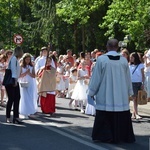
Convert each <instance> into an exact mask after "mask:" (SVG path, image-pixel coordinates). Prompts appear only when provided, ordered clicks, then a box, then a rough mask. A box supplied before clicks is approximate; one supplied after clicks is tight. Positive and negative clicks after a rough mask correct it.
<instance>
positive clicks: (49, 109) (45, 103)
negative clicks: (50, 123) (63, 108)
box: [40, 94, 55, 114]
mask: <svg viewBox="0 0 150 150" xmlns="http://www.w3.org/2000/svg"><path fill="white" fill-rule="evenodd" d="M40 103H41V110H42V112H43V113H45V114H49V113H54V112H55V95H53V94H47V95H46V97H43V96H41V98H40Z"/></svg>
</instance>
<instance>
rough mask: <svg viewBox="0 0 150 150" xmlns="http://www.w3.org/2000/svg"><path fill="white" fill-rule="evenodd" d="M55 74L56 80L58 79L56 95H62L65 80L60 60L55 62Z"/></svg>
mask: <svg viewBox="0 0 150 150" xmlns="http://www.w3.org/2000/svg"><path fill="white" fill-rule="evenodd" d="M56 74H57V77H56V80H57V79H59V81H58V82H57V84H56V90H57V97H64V91H65V81H64V78H63V75H64V67H63V65H62V63H61V62H60V61H58V63H57V71H56Z"/></svg>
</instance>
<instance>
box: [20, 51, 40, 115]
mask: <svg viewBox="0 0 150 150" xmlns="http://www.w3.org/2000/svg"><path fill="white" fill-rule="evenodd" d="M21 82H28V86H27V87H22V86H21ZM19 83H20V95H21V99H20V106H19V112H20V114H21V115H24V116H25V118H26V117H28V116H29V115H32V114H34V113H36V111H37V99H38V94H37V85H36V80H35V72H34V67H33V65H32V62H31V55H30V54H29V53H25V54H24V55H23V57H22V62H21V75H20V78H19Z"/></svg>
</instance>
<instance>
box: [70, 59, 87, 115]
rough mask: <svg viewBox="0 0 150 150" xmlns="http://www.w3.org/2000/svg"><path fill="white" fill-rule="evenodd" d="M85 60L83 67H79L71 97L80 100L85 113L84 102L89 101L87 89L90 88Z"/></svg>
mask: <svg viewBox="0 0 150 150" xmlns="http://www.w3.org/2000/svg"><path fill="white" fill-rule="evenodd" d="M85 65H86V63H85V61H84V60H83V61H81V69H78V72H77V77H78V81H77V84H76V85H75V88H74V90H73V93H72V96H71V99H74V100H76V101H78V103H79V105H80V110H81V113H84V109H83V104H86V103H87V93H86V92H87V89H88V80H89V75H88V71H87V70H86V69H85Z"/></svg>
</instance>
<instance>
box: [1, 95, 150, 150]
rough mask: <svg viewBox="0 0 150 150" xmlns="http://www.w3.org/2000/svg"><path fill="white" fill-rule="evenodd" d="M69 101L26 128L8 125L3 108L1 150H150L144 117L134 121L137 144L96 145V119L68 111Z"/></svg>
mask: <svg viewBox="0 0 150 150" xmlns="http://www.w3.org/2000/svg"><path fill="white" fill-rule="evenodd" d="M68 103H69V100H68V99H62V98H58V99H57V103H56V108H57V109H56V114H55V115H54V116H52V117H50V116H49V115H46V114H42V113H41V111H40V107H39V110H38V112H37V114H36V116H35V117H33V118H30V119H26V120H23V122H24V123H23V124H22V125H16V124H7V123H5V108H2V107H0V150H60V149H61V150H106V149H107V150H108V149H109V150H133V149H136V150H141V149H143V150H149V148H150V147H149V143H150V117H149V116H148V115H147V114H142V116H143V119H142V120H140V121H137V120H133V127H134V132H135V136H136V142H135V143H134V144H127V143H120V144H104V143H93V142H92V140H91V133H92V127H93V122H94V117H93V116H88V115H85V114H81V113H80V111H75V110H70V109H69V108H68Z"/></svg>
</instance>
